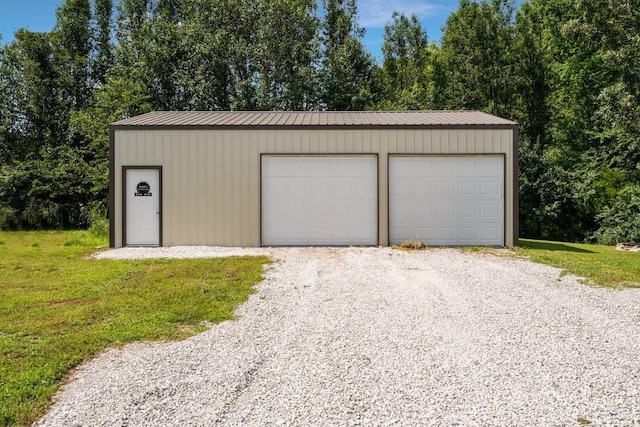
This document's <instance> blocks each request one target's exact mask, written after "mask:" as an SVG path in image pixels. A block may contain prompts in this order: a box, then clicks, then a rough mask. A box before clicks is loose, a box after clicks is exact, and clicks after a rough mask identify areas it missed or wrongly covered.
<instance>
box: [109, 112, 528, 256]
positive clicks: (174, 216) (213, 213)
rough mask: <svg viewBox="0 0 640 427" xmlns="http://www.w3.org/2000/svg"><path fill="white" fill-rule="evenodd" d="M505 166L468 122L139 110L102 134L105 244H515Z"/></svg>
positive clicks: (507, 160)
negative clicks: (106, 184)
mask: <svg viewBox="0 0 640 427" xmlns="http://www.w3.org/2000/svg"><path fill="white" fill-rule="evenodd" d="M517 165H518V125H517V124H516V123H514V122H511V121H509V120H505V119H502V118H499V117H495V116H491V115H489V114H485V113H481V112H477V111H404V112H152V113H148V114H143V115H141V116H137V117H132V118H129V119H125V120H121V121H118V122H115V123H113V124H112V125H111V126H110V206H111V209H110V220H111V236H110V244H111V246H112V247H121V246H154V245H157V246H175V245H219V246H271V245H274V246H275V245H285V246H290V245H291V246H298V245H382V246H386V245H389V244H397V243H402V242H404V241H407V240H410V241H423V242H425V243H426V244H428V245H491V246H515V245H517V241H518V184H517V182H518V168H517Z"/></svg>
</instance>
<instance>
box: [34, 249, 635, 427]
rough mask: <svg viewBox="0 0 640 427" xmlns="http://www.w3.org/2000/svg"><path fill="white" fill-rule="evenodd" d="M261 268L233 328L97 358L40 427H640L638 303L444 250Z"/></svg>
mask: <svg viewBox="0 0 640 427" xmlns="http://www.w3.org/2000/svg"><path fill="white" fill-rule="evenodd" d="M262 254H264V255H269V256H271V257H272V258H273V259H276V260H278V261H277V262H275V263H273V264H271V265H270V266H268V267H267V272H266V276H265V280H264V281H263V282H262V283H260V284H259V285H258V286H257V292H256V293H255V294H253V295H252V296H251V297H250V298H249V300H248V301H247V302H246V303H245V304H243V305H242V306H241V307H239V308H238V310H237V314H238V316H239V318H238V320H234V321H227V322H223V323H220V324H218V325H215V326H213V327H212V328H211V329H210V330H208V331H206V332H204V333H202V334H199V335H197V336H194V337H191V338H189V339H186V340H184V341H180V342H166V343H136V344H132V345H127V346H125V347H123V348H117V349H108V350H106V351H105V352H103V353H102V354H101V355H100V356H98V357H96V358H95V359H93V360H91V361H89V362H87V363H85V364H83V365H82V366H81V367H79V368H78V369H77V371H76V372H75V373H74V375H73V376H72V378H71V380H70V382H69V383H68V384H67V385H65V386H64V387H63V388H62V389H61V391H60V392H59V393H58V394H57V396H56V398H55V404H54V405H53V407H52V408H51V410H50V411H49V413H48V414H47V415H45V416H44V417H43V418H42V419H41V420H40V421H39V422H38V423H37V424H38V425H41V426H61V425H66V426H217V425H225V426H227V425H228V426H240V425H241V426H290V425H300V426H306V425H322V426H325V425H336V426H371V425H375V426H413V425H421V426H422V425H424V426H579V425H581V424H582V423H587V422H590V423H591V424H590V425H592V426H640V290H638V289H626V290H612V289H604V288H597V287H592V286H587V285H584V284H581V283H580V280H579V279H578V278H576V277H573V276H563V277H561V275H560V270H558V269H555V268H552V267H548V266H544V265H540V264H534V263H531V262H529V261H526V260H521V259H515V258H506V257H497V256H492V255H483V254H478V253H465V252H461V251H459V250H456V249H431V250H427V251H416V252H404V251H399V250H394V249H390V248H339V249H337V248H280V249H272V248H262V249H253V248H249V249H239V248H235V249H234V248H205V247H202V248H194V247H190V248H187V247H178V248H155V249H148V248H126V249H117V250H111V251H107V252H103V253H102V254H100V255H99V257H100V258H128V257H136V258H147V257H216V256H227V255H262Z"/></svg>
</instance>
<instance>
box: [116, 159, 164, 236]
mask: <svg viewBox="0 0 640 427" xmlns="http://www.w3.org/2000/svg"><path fill="white" fill-rule="evenodd" d="M129 169H155V170H157V171H158V186H159V188H158V191H159V193H160V197H159V200H158V215H159V221H158V246H162V166H122V246H127V170H129Z"/></svg>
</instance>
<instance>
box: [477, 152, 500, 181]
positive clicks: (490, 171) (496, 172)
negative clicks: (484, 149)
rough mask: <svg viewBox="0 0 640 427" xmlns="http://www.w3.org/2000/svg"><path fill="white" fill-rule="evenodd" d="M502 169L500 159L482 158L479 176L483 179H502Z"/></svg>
mask: <svg viewBox="0 0 640 427" xmlns="http://www.w3.org/2000/svg"><path fill="white" fill-rule="evenodd" d="M503 169H504V160H503V159H502V157H483V161H482V163H481V164H480V176H483V177H502V176H503V175H502V171H503Z"/></svg>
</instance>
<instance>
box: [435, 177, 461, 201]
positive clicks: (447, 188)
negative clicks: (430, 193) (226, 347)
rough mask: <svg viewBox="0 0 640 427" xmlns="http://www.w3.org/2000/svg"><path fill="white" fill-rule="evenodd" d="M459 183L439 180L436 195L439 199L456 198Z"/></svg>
mask: <svg viewBox="0 0 640 427" xmlns="http://www.w3.org/2000/svg"><path fill="white" fill-rule="evenodd" d="M457 184H458V183H457V182H455V181H448V180H438V183H437V184H436V188H437V190H436V194H437V195H438V196H439V197H445V198H449V197H455V196H456V195H457V194H458V185H457Z"/></svg>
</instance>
